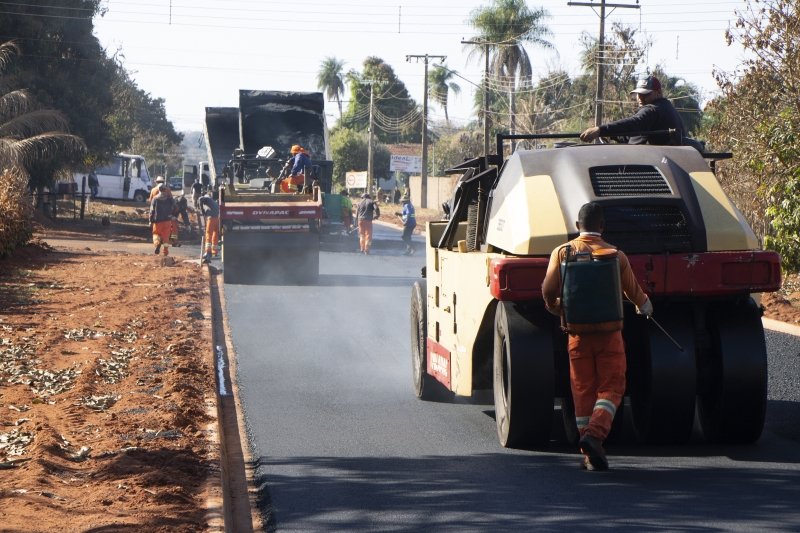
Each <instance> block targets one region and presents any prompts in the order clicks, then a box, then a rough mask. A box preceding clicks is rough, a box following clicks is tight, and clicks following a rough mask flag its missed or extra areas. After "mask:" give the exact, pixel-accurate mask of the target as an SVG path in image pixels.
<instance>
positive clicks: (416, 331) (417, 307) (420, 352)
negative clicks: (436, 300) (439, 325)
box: [411, 281, 449, 401]
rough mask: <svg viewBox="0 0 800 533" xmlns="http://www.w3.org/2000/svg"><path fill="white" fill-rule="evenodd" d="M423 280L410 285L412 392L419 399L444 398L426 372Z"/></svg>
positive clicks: (426, 352)
mask: <svg viewBox="0 0 800 533" xmlns="http://www.w3.org/2000/svg"><path fill="white" fill-rule="evenodd" d="M426 292H427V291H426V289H425V284H424V282H419V281H415V282H414V285H413V286H412V287H411V375H412V377H413V379H414V394H416V396H417V398H419V399H421V400H427V401H431V400H444V399H446V398H447V396H448V394H449V391H447V390H446V389H445V387H444V385H442V384H441V383H439V382H438V381H436V379H435V378H434V377H433V376H431V375H430V374H428V348H427V343H428V342H427V341H428V318H427V317H428V308H427V305H428V300H427V297H426Z"/></svg>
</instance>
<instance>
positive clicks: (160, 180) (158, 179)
mask: <svg viewBox="0 0 800 533" xmlns="http://www.w3.org/2000/svg"><path fill="white" fill-rule="evenodd" d="M156 183H164V176H157V177H156Z"/></svg>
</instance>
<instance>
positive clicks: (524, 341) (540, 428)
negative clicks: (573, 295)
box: [494, 302, 555, 448]
mask: <svg viewBox="0 0 800 533" xmlns="http://www.w3.org/2000/svg"><path fill="white" fill-rule="evenodd" d="M554 381H555V378H554V364H553V341H552V338H551V337H550V333H549V331H548V329H547V328H539V327H537V326H536V325H535V324H534V323H532V322H531V321H530V320H528V319H527V318H525V317H523V316H522V315H521V314H520V313H519V311H517V308H516V307H515V306H514V304H512V303H510V302H500V303H499V304H498V306H497V312H496V314H495V320H494V410H495V422H496V425H497V437H498V439H499V440H500V444H501V445H502V446H504V447H506V448H531V447H534V446H539V445H542V444H545V443H547V442H548V441H549V440H550V431H551V429H552V425H553V412H554V409H553V401H554V388H555V383H554Z"/></svg>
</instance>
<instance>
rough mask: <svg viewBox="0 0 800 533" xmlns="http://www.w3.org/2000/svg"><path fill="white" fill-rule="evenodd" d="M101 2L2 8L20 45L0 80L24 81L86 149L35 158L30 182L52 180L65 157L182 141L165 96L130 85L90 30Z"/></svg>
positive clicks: (8, 33) (55, 1)
mask: <svg viewBox="0 0 800 533" xmlns="http://www.w3.org/2000/svg"><path fill="white" fill-rule="evenodd" d="M102 4H103V3H102V2H101V1H100V0H49V1H48V2H47V4H46V5H42V4H39V3H34V2H20V3H9V4H7V5H5V6H4V8H3V10H4V13H3V16H2V17H0V35H2V36H3V40H13V41H14V42H16V43H17V44H18V45H19V48H20V50H21V56H20V59H19V61H17V62H16V64H15V65H14V68H13V69H12V70H11V71H9V73H8V74H9V75H8V77H7V79H6V80H4V81H5V82H6V84H7V86H10V87H25V88H26V90H27V91H28V93H29V94H30V96H31V97H33V98H34V99H35V100H36V101H37V102H38V103H39V104H40V105H41V106H43V107H45V108H48V109H53V110H57V111H59V112H60V113H61V114H62V115H63V116H64V117H65V118H66V122H67V124H68V128H69V132H70V133H72V134H74V135H77V136H79V137H81V138H82V139H83V140H84V141H85V143H86V147H87V153H86V155H81V156H78V154H75V157H74V158H73V159H72V160H66V159H63V157H62V160H61V161H60V162H59V163H58V164H56V163H55V162H51V163H46V162H38V163H37V172H35V173H33V174H32V181H33V183H32V186H34V187H43V186H47V185H50V184H52V182H53V181H54V180H55V179H56V178H57V173H58V170H59V168H61V167H63V166H65V165H66V164H73V165H78V164H80V163H85V164H87V165H95V164H97V163H98V162H100V161H102V160H103V159H105V158H106V157H107V156H109V155H111V154H113V153H115V152H120V151H136V152H138V153H142V154H144V155H145V156H146V157H147V158H148V161H150V162H154V161H157V160H160V159H163V158H162V157H161V156H160V154H161V153H162V152H166V153H169V152H173V151H174V150H173V147H174V145H176V144H178V143H180V135H179V134H178V133H177V132H176V131H175V129H174V127H173V126H172V124H171V123H169V121H168V120H167V119H166V113H165V110H164V102H163V100H161V99H158V98H152V97H151V96H150V95H148V94H147V93H145V92H143V91H142V90H141V89H139V88H138V87H136V84H135V82H134V81H133V80H132V79H131V78H130V76H129V75H128V73H127V72H126V71H125V69H124V68H123V67H122V65H121V63H120V60H119V58H118V57H116V56H115V57H108V55H107V53H106V51H105V50H104V49H103V48H102V47H101V46H100V43H99V42H98V40H97V38H96V37H95V36H94V34H93V29H94V23H93V19H94V17H95V16H102V15H103V7H102ZM62 156H63V154H62ZM157 156H158V157H157ZM179 159H180V158H178V161H177V165H179V164H180V160H179Z"/></svg>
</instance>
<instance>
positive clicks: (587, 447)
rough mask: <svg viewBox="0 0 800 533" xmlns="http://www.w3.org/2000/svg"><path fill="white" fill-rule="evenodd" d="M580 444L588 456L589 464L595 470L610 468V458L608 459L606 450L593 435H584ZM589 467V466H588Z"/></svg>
mask: <svg viewBox="0 0 800 533" xmlns="http://www.w3.org/2000/svg"><path fill="white" fill-rule="evenodd" d="M578 445H579V446H580V448H581V452H583V454H584V455H585V456H586V457H587V458H588V460H589V464H590V465H591V466H592V467H594V468H593V469H594V470H599V471H602V470H608V459H606V451H605V450H604V449H603V445H602V444H601V443H600V441H599V440H598V439H596V438H594V437H592V436H591V435H584V436H583V437H581V440H580V442H578ZM587 469H588V467H587Z"/></svg>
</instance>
